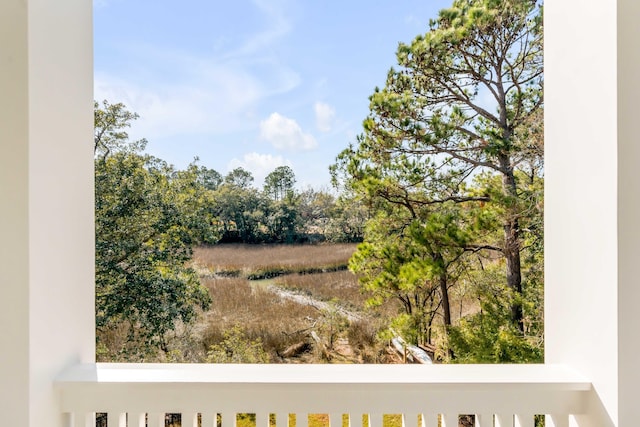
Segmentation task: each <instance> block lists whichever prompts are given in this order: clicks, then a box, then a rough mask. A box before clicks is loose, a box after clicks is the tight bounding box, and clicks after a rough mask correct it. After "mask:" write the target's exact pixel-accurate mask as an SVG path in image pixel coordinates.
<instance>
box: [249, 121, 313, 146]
mask: <svg viewBox="0 0 640 427" xmlns="http://www.w3.org/2000/svg"><path fill="white" fill-rule="evenodd" d="M260 137H261V138H262V139H264V140H266V141H269V142H270V143H271V145H273V146H274V147H275V148H278V149H286V150H311V149H313V148H315V147H316V146H317V145H318V142H317V141H316V139H315V138H314V137H313V135H311V134H308V133H304V132H303V131H302V128H301V127H300V125H299V124H298V123H297V122H296V121H295V120H293V119H290V118H288V117H284V116H282V115H280V114H278V113H272V114H271V115H270V116H269V118H268V119H266V120H263V121H261V122H260Z"/></svg>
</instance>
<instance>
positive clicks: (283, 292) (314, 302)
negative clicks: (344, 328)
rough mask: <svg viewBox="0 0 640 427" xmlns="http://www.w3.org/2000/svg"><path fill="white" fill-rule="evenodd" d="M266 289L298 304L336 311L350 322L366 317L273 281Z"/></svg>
mask: <svg viewBox="0 0 640 427" xmlns="http://www.w3.org/2000/svg"><path fill="white" fill-rule="evenodd" d="M255 282H263V281H262V280H260V281H255ZM265 282H266V281H265ZM266 289H267V290H268V291H269V292H273V293H274V294H276V295H278V296H279V297H280V298H283V299H287V300H290V301H294V302H296V303H298V304H302V305H308V306H311V307H314V308H317V309H318V310H320V311H336V312H337V313H338V314H340V315H341V316H343V317H345V318H347V320H349V321H350V322H354V321H359V320H362V319H363V318H364V316H363V315H362V314H360V313H357V312H355V311H351V310H348V309H346V308H344V307H342V306H340V305H338V304H335V303H328V302H325V301H321V300H319V299H316V298H314V297H312V296H309V295H305V294H301V293H299V292H295V291H290V290H288V289H284V288H281V287H280V286H277V285H274V284H273V282H271V283H268V284H266Z"/></svg>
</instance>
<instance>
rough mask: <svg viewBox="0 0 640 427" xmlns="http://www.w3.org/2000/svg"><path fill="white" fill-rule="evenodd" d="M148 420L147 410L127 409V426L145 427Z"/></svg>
mask: <svg viewBox="0 0 640 427" xmlns="http://www.w3.org/2000/svg"><path fill="white" fill-rule="evenodd" d="M146 422H147V414H146V412H140V411H127V427H145V425H146Z"/></svg>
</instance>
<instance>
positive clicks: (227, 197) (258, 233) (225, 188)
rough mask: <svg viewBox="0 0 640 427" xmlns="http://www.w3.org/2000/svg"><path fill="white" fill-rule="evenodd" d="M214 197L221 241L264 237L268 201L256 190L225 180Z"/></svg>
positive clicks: (256, 239) (214, 208)
mask: <svg viewBox="0 0 640 427" xmlns="http://www.w3.org/2000/svg"><path fill="white" fill-rule="evenodd" d="M213 198H214V202H213V210H214V213H215V216H216V217H217V218H218V219H219V220H220V221H221V225H222V227H223V236H222V240H223V241H227V242H234V241H240V242H244V243H257V242H260V241H262V240H263V239H264V237H263V234H264V232H265V226H264V223H265V214H266V209H267V201H266V200H265V198H264V197H263V196H262V194H261V193H260V192H259V191H258V190H256V189H255V188H252V187H246V188H245V187H241V186H237V185H234V184H231V183H230V182H225V183H224V184H222V185H221V186H220V187H218V189H217V190H216V191H215V192H214V194H213Z"/></svg>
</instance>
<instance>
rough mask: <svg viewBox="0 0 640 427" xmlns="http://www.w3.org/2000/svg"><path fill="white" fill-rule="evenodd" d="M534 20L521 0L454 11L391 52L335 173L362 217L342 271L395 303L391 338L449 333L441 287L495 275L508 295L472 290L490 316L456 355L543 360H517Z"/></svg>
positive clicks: (537, 282)
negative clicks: (359, 241) (364, 209)
mask: <svg viewBox="0 0 640 427" xmlns="http://www.w3.org/2000/svg"><path fill="white" fill-rule="evenodd" d="M541 17H542V9H541V7H539V6H538V4H537V2H536V1H532V0H454V2H453V5H452V7H451V8H449V9H445V10H443V11H441V12H440V14H439V16H438V18H437V19H435V20H433V21H432V22H431V23H430V28H429V31H428V32H427V33H426V34H424V35H420V36H418V37H416V38H415V39H414V40H413V41H412V42H411V43H409V44H403V43H401V44H400V45H399V47H398V51H397V59H398V68H397V69H391V70H390V71H389V73H388V75H387V81H386V84H385V86H384V87H383V88H381V89H376V90H375V92H374V93H373V94H372V95H371V97H370V114H369V116H368V117H367V118H366V119H365V120H364V123H363V128H364V131H363V133H362V135H360V136H359V137H358V139H357V141H356V143H355V144H353V145H351V146H349V147H348V148H347V149H345V150H344V151H343V152H342V153H341V154H340V155H339V156H338V158H337V162H336V164H335V165H334V166H333V167H332V176H333V179H334V183H338V184H342V185H344V186H345V187H346V188H347V189H349V190H350V191H351V192H352V193H353V194H355V195H356V197H359V198H361V199H362V200H363V201H364V203H365V204H366V205H367V206H368V208H369V209H370V210H371V211H372V212H373V215H372V219H370V220H369V221H368V223H367V228H366V231H365V234H364V238H365V243H364V244H363V245H361V247H360V248H359V250H358V252H357V253H356V254H355V255H354V258H353V259H352V263H351V265H350V267H351V268H352V270H353V271H356V272H357V273H358V274H360V275H361V277H362V279H361V280H362V285H363V289H364V290H365V291H366V292H368V293H369V294H370V295H371V301H372V302H373V303H380V302H382V301H384V300H386V299H389V298H396V299H399V300H400V301H401V303H402V306H403V309H404V313H403V315H402V316H400V317H398V318H397V319H396V323H397V324H396V327H398V328H400V329H404V331H405V334H407V335H409V336H410V337H411V338H413V339H421V338H422V337H423V336H424V335H425V334H427V331H428V330H429V327H430V326H431V324H432V323H431V322H432V320H433V319H434V316H436V318H438V317H440V316H441V317H442V322H443V323H444V326H445V328H444V329H443V330H444V331H445V333H447V332H446V331H448V330H449V329H450V328H448V327H447V326H448V321H447V317H448V315H447V300H448V297H447V293H448V289H449V288H451V287H454V286H456V284H457V283H459V282H461V281H465V280H467V281H469V280H470V279H469V276H474V275H476V274H477V275H479V276H480V277H482V276H483V275H486V272H484V268H485V267H487V266H491V267H493V266H499V270H500V274H498V275H497V276H496V277H492V280H493V282H492V286H494V287H495V286H498V284H499V286H502V287H504V289H503V291H504V292H505V293H506V294H508V295H509V297H501V298H499V299H498V300H495V298H494V299H491V298H489V297H488V295H492V294H491V293H490V294H488V295H484V294H482V292H480V290H478V294H479V298H481V299H482V301H483V303H482V304H484V305H483V313H485V314H486V313H490V314H491V316H492V319H491V321H490V322H488V321H487V320H486V319H484V320H483V316H478V317H476V318H467V319H463V320H462V321H461V326H459V327H458V329H455V328H454V329H455V332H453V333H454V334H458V335H456V337H454V340H455V339H457V338H460V337H462V338H460V339H457V341H455V345H456V346H457V347H456V348H455V349H454V350H456V357H460V358H464V357H465V355H466V354H469V357H470V358H472V357H476V356H477V355H476V356H473V355H471V353H469V352H471V351H472V350H471V346H467V347H465V346H464V345H463V343H464V342H471V339H472V337H476V338H477V339H479V340H480V341H482V342H483V343H485V344H486V345H489V344H491V345H493V344H496V345H498V346H499V349H495V351H493V353H491V352H489V351H488V350H487V351H484V350H483V353H491V354H493V355H494V356H492V357H494V360H507V359H511V360H518V359H520V360H535V359H536V357H539V355H540V354H541V353H540V352H539V351H538V350H539V348H540V345H538V344H537V343H536V344H535V345H534V346H533V347H532V348H533V350H532V351H531V352H530V353H527V350H526V349H527V348H528V347H527V345H528V344H529V337H536V338H535V339H537V338H538V337H541V336H542V334H541V322H540V319H541V314H539V313H541V303H542V298H541V294H542V291H541V289H542V275H541V270H542V267H541V265H542V255H541V253H542V238H541V237H542V235H541V233H542V231H541V230H542V208H541V206H542V197H541V195H542V179H541V176H542V173H543V143H542V108H543V96H542V95H543V90H542V87H543V66H542V65H543V64H542V31H541V30H542V19H541ZM486 280H488V279H486ZM486 280H485V282H486ZM478 281H481V280H480V279H478V280H474V283H476V282H478ZM535 304H538V305H537V306H536V305H535ZM484 317H489V316H488V315H485V316H484ZM492 322H493V323H492ZM465 334H466V335H465ZM445 338H446V337H445ZM463 338H464V339H463ZM443 341H444V342H446V341H447V340H446V339H445V340H443ZM476 344H477V343H476ZM478 346H479V348H484V347H483V346H482V345H480V344H478ZM520 347H522V348H520ZM536 349H538V350H536ZM536 351H537V353H536ZM478 357H479V356H478ZM483 357H484V356H483ZM489 359H490V357H488V356H487V357H486V358H485V359H482V360H489Z"/></svg>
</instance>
